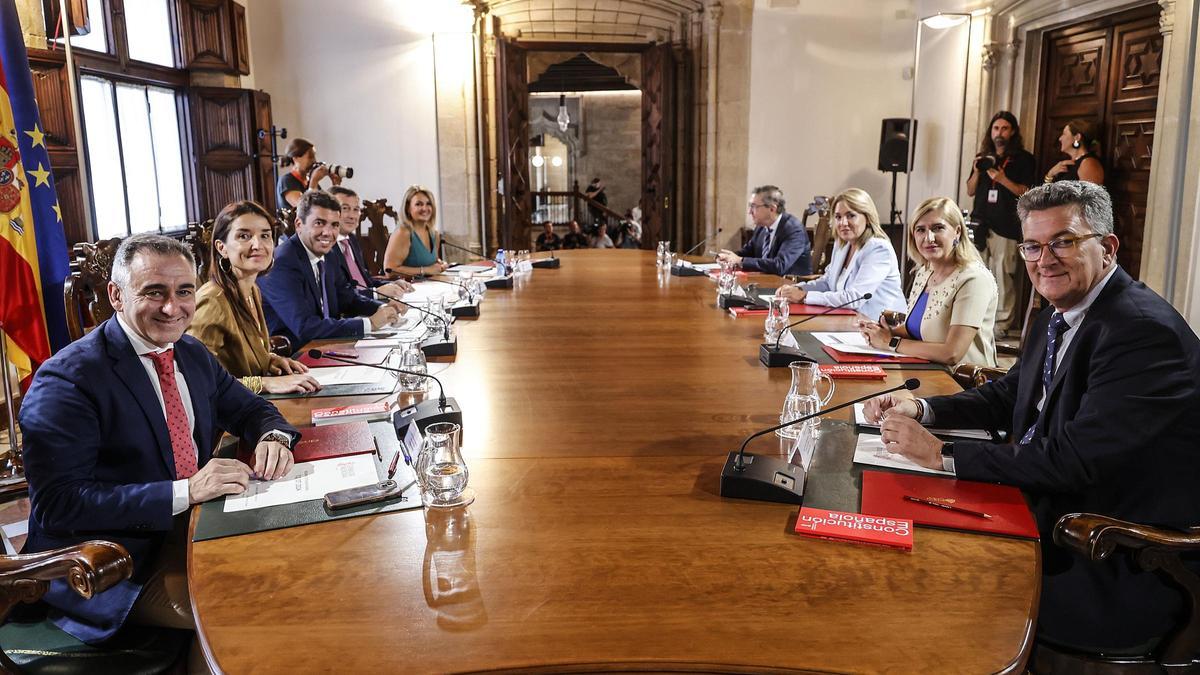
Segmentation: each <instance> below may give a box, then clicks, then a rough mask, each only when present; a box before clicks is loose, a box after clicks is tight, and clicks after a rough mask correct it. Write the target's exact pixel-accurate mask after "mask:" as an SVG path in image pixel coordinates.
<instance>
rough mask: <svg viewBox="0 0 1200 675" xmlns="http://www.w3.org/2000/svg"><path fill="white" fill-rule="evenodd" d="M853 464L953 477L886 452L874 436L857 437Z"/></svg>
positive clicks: (879, 438)
mask: <svg viewBox="0 0 1200 675" xmlns="http://www.w3.org/2000/svg"><path fill="white" fill-rule="evenodd" d="M854 463H855V464H870V465H872V466H886V467H888V468H890V469H904V470H906V471H920V472H921V473H932V474H938V475H941V476H953V475H954V474H952V473H950V472H949V471H942V470H940V469H926V468H925V467H923V466H921V465H920V464H917V463H915V462H913V461H912V460H910V459H909V458H907V457H905V456H904V455H897V454H896V453H894V452H888V451H887V450H886V449H885V448H884V446H883V438H881V437H879V436H876V435H874V434H859V435H858V445H856V446H854Z"/></svg>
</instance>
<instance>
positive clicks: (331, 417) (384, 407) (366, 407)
mask: <svg viewBox="0 0 1200 675" xmlns="http://www.w3.org/2000/svg"><path fill="white" fill-rule="evenodd" d="M392 403H393V402H392V401H391V400H385V401H376V402H375V403H359V404H356V405H340V406H335V407H333V408H314V409H313V411H312V423H313V424H315V425H317V426H320V425H324V424H339V423H344V422H358V421H360V420H361V421H363V422H374V421H377V420H385V419H388V418H390V417H391V416H392V411H393V409H394V408H395V406H394V405H393V404H392Z"/></svg>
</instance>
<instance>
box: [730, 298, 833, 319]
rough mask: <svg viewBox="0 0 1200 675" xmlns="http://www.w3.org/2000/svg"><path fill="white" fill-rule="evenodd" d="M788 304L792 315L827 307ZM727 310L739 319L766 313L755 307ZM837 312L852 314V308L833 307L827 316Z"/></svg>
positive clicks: (819, 311)
mask: <svg viewBox="0 0 1200 675" xmlns="http://www.w3.org/2000/svg"><path fill="white" fill-rule="evenodd" d="M788 306H789V307H790V308H791V309H790V310H788V311H789V313H790V314H791V315H793V316H809V315H812V314H821V313H823V312H824V311H825V310H827V309H829V308H828V307H822V306H820V305H806V304H804V303H800V302H792V303H789V304H788ZM729 312H730V313H731V314H733V318H735V319H740V318H741V317H743V316H766V315H767V310H765V309H758V308H756V307H730V308H729ZM839 314H841V315H843V316H853V315H854V310H852V309H835V310H833V311H832V312H830V313H829V316H836V315H839Z"/></svg>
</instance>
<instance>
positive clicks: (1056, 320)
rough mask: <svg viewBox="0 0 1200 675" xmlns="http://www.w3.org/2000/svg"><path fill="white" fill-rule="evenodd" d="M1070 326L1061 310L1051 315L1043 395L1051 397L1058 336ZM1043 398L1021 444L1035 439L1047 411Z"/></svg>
mask: <svg viewBox="0 0 1200 675" xmlns="http://www.w3.org/2000/svg"><path fill="white" fill-rule="evenodd" d="M1068 328H1070V326H1068V325H1067V320H1066V319H1064V318H1063V315H1062V314H1060V313H1059V312H1055V313H1054V316H1052V317H1050V325H1049V326H1047V327H1046V360H1045V361H1044V362H1043V363H1042V392H1043V393H1042V396H1043V397H1044V398H1049V397H1050V383H1051V382H1053V381H1054V356H1055V352H1056V351H1058V338H1059V337H1060V336H1062V334H1063V331H1065V330H1066V329H1068ZM1047 402H1048V401H1045V400H1043V402H1042V409H1041V410H1039V411H1038V416H1037V420H1035V421H1034V423H1033V425H1032V426H1030V427H1029V431H1026V432H1025V435H1024V436H1022V437H1021V444H1022V445H1024V444H1026V443H1028V442H1030V441H1032V440H1033V434H1034V432H1035V431H1037V426H1038V422H1040V421H1042V415H1043V414H1045V412H1046V403H1047Z"/></svg>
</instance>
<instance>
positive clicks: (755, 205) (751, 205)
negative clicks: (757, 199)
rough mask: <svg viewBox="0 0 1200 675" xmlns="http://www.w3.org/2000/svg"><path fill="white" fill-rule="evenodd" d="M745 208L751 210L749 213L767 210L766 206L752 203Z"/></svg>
mask: <svg viewBox="0 0 1200 675" xmlns="http://www.w3.org/2000/svg"><path fill="white" fill-rule="evenodd" d="M746 206H748V207H749V208H750V210H751V211H753V210H754V209H765V208H767V205H766V204H755V203H754V202H750V203H749V204H747V205H746Z"/></svg>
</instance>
